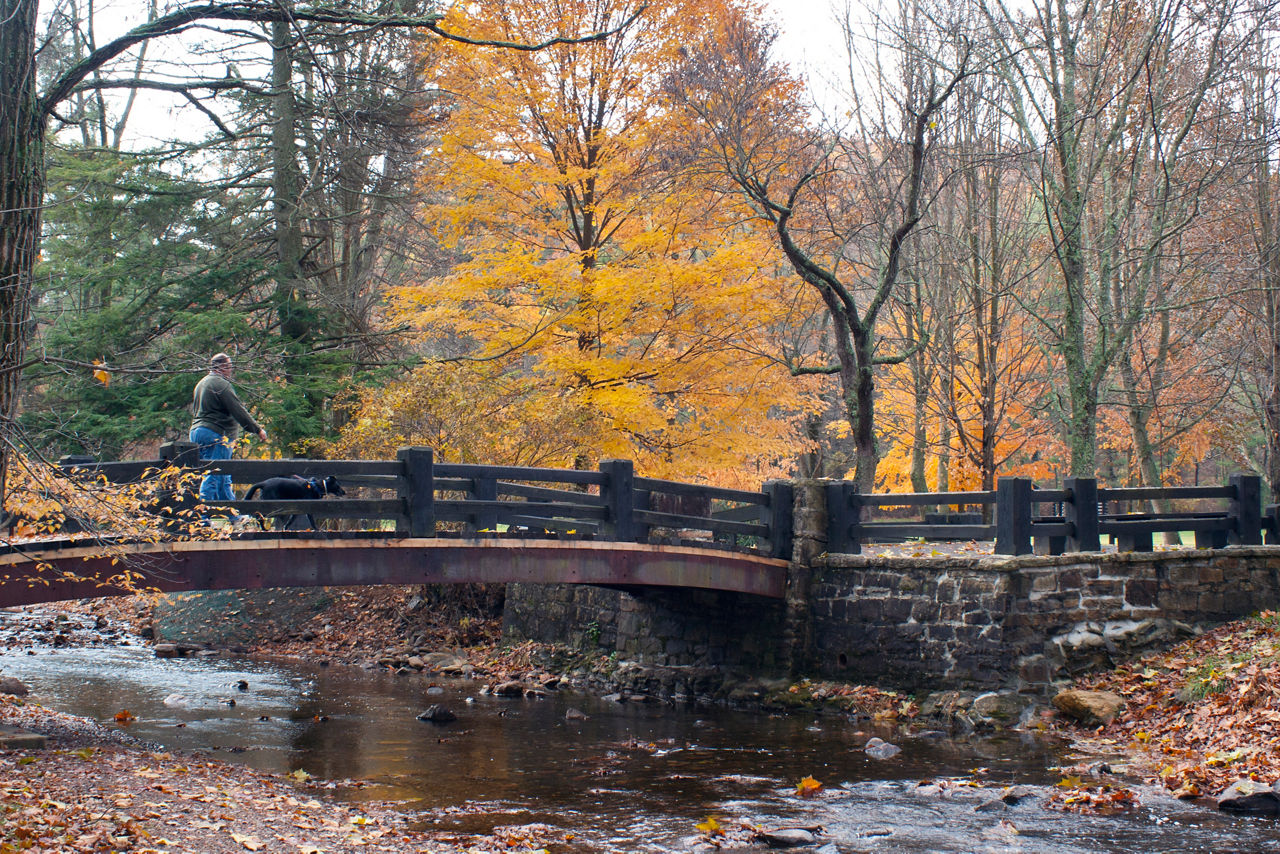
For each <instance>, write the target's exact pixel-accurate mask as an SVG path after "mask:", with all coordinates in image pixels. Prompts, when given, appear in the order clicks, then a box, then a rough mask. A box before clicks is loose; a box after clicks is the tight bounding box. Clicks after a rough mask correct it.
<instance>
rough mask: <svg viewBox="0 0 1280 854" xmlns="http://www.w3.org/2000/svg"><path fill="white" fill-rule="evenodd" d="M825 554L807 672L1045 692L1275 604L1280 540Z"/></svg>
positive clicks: (926, 686) (917, 686) (1279, 598)
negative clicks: (1012, 552) (1012, 551)
mask: <svg viewBox="0 0 1280 854" xmlns="http://www.w3.org/2000/svg"><path fill="white" fill-rule="evenodd" d="M818 562H819V564H820V568H819V569H817V570H816V571H815V573H814V579H813V584H812V591H811V600H810V607H811V612H812V616H813V635H814V641H813V648H812V650H811V661H810V668H811V669H812V670H815V671H817V672H820V673H822V674H824V675H828V676H833V677H839V678H847V679H851V680H856V681H873V682H878V683H886V682H887V683H889V684H893V685H896V686H898V687H902V688H906V689H912V690H932V689H937V688H963V687H969V688H981V687H1004V688H1017V689H1019V690H1024V691H1034V692H1038V693H1042V692H1047V691H1049V690H1050V689H1051V687H1052V683H1053V682H1055V681H1058V680H1062V679H1064V678H1067V677H1069V676H1071V675H1073V674H1076V673H1079V672H1083V671H1086V670H1090V669H1095V668H1098V667H1106V666H1111V665H1113V664H1115V663H1117V662H1119V661H1122V660H1126V659H1129V658H1131V657H1133V656H1134V655H1137V654H1140V653H1141V652H1143V651H1145V650H1146V649H1148V648H1151V647H1154V646H1158V645H1160V644H1162V643H1165V642H1172V641H1173V640H1176V639H1177V637H1178V636H1181V635H1185V634H1189V633H1191V632H1192V631H1193V629H1194V627H1195V626H1203V625H1211V624H1215V623H1220V622H1224V621H1227V620H1232V619H1236V618H1238V617H1242V616H1245V615H1248V614H1250V613H1253V612H1256V611H1258V610H1262V609H1267V608H1275V607H1280V549H1277V548H1268V547H1243V548H1229V549H1222V550H1216V551H1193V550H1187V551H1170V552H1157V553H1151V554H1138V553H1130V554H1076V555H1061V556H1057V557H1020V558H996V557H975V558H955V559H947V558H871V557H862V556H858V555H826V556H824V557H822V558H820V559H819V561H818Z"/></svg>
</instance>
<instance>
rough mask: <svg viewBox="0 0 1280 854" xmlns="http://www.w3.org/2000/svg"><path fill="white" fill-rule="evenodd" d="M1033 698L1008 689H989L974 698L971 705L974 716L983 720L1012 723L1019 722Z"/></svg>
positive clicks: (1005, 723)
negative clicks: (998, 690) (997, 690)
mask: <svg viewBox="0 0 1280 854" xmlns="http://www.w3.org/2000/svg"><path fill="white" fill-rule="evenodd" d="M1030 705H1031V700H1030V699H1028V698H1027V697H1024V696H1022V695H1020V694H1013V693H1010V692H1008V691H1002V692H996V691H989V692H987V693H986V694H980V695H979V696H977V697H975V698H974V699H973V704H972V706H971V707H970V708H971V711H972V714H973V716H974V717H976V718H979V719H980V720H983V721H991V722H993V723H998V724H1004V725H1010V724H1014V723H1017V722H1018V721H1019V720H1020V719H1021V717H1022V713H1023V712H1024V711H1026V709H1027V707H1028V706H1030Z"/></svg>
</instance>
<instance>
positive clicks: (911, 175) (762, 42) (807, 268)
mask: <svg viewBox="0 0 1280 854" xmlns="http://www.w3.org/2000/svg"><path fill="white" fill-rule="evenodd" d="M909 19H910V21H911V24H912V26H916V25H919V26H920V30H918V31H916V32H914V33H912V34H911V37H907V34H906V33H904V32H903V31H902V29H901V28H900V27H896V26H895V27H887V28H886V32H888V33H891V34H893V40H892V42H891V45H890V47H891V50H892V52H893V60H892V62H889V61H887V60H886V63H882V64H880V67H881V68H882V69H883V68H886V67H889V66H893V67H896V68H897V69H898V72H899V73H900V77H898V78H897V79H892V80H891V79H889V78H887V77H885V76H880V77H874V78H873V80H874V82H873V83H872V84H870V85H871V87H872V88H871V90H870V91H868V92H863V93H862V94H863V95H866V96H867V98H866V100H859V99H858V98H857V97H856V96H855V98H854V99H853V100H854V103H855V106H856V119H857V122H856V123H855V124H854V125H853V127H852V130H851V131H849V132H847V133H846V132H841V131H839V130H837V129H835V128H825V129H820V130H808V129H806V128H805V123H804V121H803V119H802V117H803V116H804V115H805V112H806V111H805V108H804V105H803V104H802V103H799V102H797V101H795V100H793V99H788V98H787V93H786V91H785V87H786V80H787V77H786V74H785V72H784V71H783V70H782V69H781V68H780V67H779V66H777V65H776V64H774V63H773V62H772V61H771V59H770V56H769V37H768V34H767V33H761V32H759V31H751V30H745V29H744V30H739V31H737V32H734V33H732V34H730V37H729V38H728V39H726V40H723V41H722V43H721V45H718V46H715V47H707V48H704V49H702V50H699V51H696V52H695V53H694V55H693V57H692V60H691V62H690V63H688V65H687V66H686V68H685V70H684V72H683V75H684V76H683V78H682V79H681V81H680V84H679V86H678V87H676V88H678V89H679V90H681V91H682V92H683V93H685V94H683V95H681V96H680V98H681V102H682V103H683V105H684V106H685V108H686V109H687V110H688V111H689V112H690V114H691V115H692V116H694V117H696V118H697V119H698V120H699V121H700V122H701V123H702V128H703V131H704V133H705V140H704V143H705V144H704V151H703V154H704V157H705V158H706V160H707V162H708V163H711V164H714V168H716V169H717V170H718V171H719V172H720V173H721V174H723V175H724V176H726V177H727V178H728V179H729V180H731V181H732V182H733V184H734V186H735V188H736V190H737V192H738V193H739V194H740V195H741V196H742V197H743V198H744V199H745V200H746V202H747V203H748V204H749V205H750V207H751V209H752V211H753V212H754V214H755V216H757V217H758V218H760V219H761V220H763V221H764V222H766V223H768V225H769V227H770V229H771V230H772V232H773V234H774V240H775V241H776V243H777V245H778V247H779V248H780V249H781V250H782V252H783V253H784V255H785V256H786V258H787V260H788V262H789V263H790V264H791V266H792V268H793V269H794V270H795V272H796V274H797V276H798V277H799V279H800V281H802V282H803V283H804V286H805V287H808V288H812V289H813V290H814V292H815V293H816V294H817V295H818V296H819V297H820V298H821V301H822V304H823V306H824V307H825V310H826V314H827V317H828V320H829V327H828V329H829V332H830V335H831V347H830V351H829V352H828V353H827V354H825V355H827V356H828V357H829V359H830V360H831V361H829V362H826V361H824V362H822V363H813V362H810V363H806V364H799V365H795V366H794V367H793V369H792V370H793V372H794V373H796V374H798V375H830V376H836V377H838V378H839V381H840V389H841V399H842V405H843V410H844V411H843V414H844V416H845V418H846V419H847V420H848V422H849V424H850V426H851V430H852V442H853V445H854V454H855V458H856V465H855V472H854V479H855V480H856V481H857V483H858V484H859V486H860V487H861V488H862V489H864V490H867V491H870V490H871V489H872V488H873V486H874V483H875V472H876V462H877V450H876V441H875V425H876V420H875V399H876V374H877V371H878V370H880V368H881V366H884V365H888V364H895V363H899V362H901V361H902V360H903V359H905V358H907V357H908V356H909V355H910V350H909V349H908V350H907V351H898V352H890V353H886V352H883V351H882V350H881V344H882V339H881V336H880V334H879V332H878V323H879V321H880V314H881V311H882V310H883V309H884V307H885V305H886V302H887V301H888V300H889V298H890V297H891V295H892V294H893V292H894V290H895V288H896V287H897V286H898V284H899V279H900V275H901V272H902V264H903V260H904V253H905V252H906V248H907V243H908V241H909V239H910V238H911V236H912V233H913V232H914V231H915V229H916V227H917V226H918V225H919V223H920V221H921V218H922V216H923V214H924V210H925V208H926V207H927V204H928V197H927V195H926V193H925V191H924V187H925V178H926V169H927V163H928V160H929V158H930V156H931V155H932V153H933V147H934V142H935V140H936V134H935V133H934V129H935V121H936V118H937V115H938V112H939V110H940V109H941V107H942V105H943V104H945V103H946V101H947V100H948V99H949V98H950V97H951V95H952V94H953V92H954V91H955V88H956V86H957V85H958V83H959V82H960V81H961V80H962V79H963V78H964V77H965V75H966V74H967V73H968V71H967V62H968V48H967V46H966V45H963V44H962V45H961V49H960V51H959V54H958V55H957V54H956V53H954V52H950V51H949V50H948V48H949V46H950V45H952V44H954V43H952V42H948V41H945V40H941V39H939V40H936V41H926V40H924V39H923V36H924V34H925V33H926V32H927V31H928V30H929V27H928V25H927V24H926V23H925V22H923V21H922V20H920V19H918V18H915V17H910V16H909ZM852 57H853V53H851V61H852ZM948 60H950V64H947V63H948ZM851 79H853V80H855V81H857V80H859V75H856V74H851ZM780 90H781V91H780Z"/></svg>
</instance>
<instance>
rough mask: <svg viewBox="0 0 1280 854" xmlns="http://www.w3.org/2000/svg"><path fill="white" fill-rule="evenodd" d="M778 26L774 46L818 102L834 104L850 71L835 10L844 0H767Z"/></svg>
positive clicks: (766, 4) (841, 6)
mask: <svg viewBox="0 0 1280 854" xmlns="http://www.w3.org/2000/svg"><path fill="white" fill-rule="evenodd" d="M764 3H765V7H766V8H767V9H768V10H769V12H770V14H771V15H772V17H773V19H774V23H776V24H777V26H778V40H777V42H776V43H775V47H776V49H777V52H778V56H779V58H780V59H782V60H783V61H785V62H786V63H787V64H789V65H790V66H791V70H792V72H793V73H794V74H796V75H798V76H800V77H801V78H803V79H804V80H805V81H806V82H807V83H808V84H809V88H810V90H811V91H812V92H814V93H815V96H816V97H817V99H818V101H819V104H820V105H821V106H823V107H831V106H832V105H833V101H834V100H835V99H836V97H837V96H836V95H835V94H834V92H833V90H834V89H835V88H836V87H838V86H839V85H840V82H839V81H840V80H841V78H842V77H843V76H844V75H845V74H847V70H846V69H847V60H846V58H845V47H844V39H843V36H842V34H841V31H840V26H839V24H838V23H837V21H838V20H839V19H838V17H837V12H836V9H839V10H841V13H840V14H843V10H844V8H845V0H764Z"/></svg>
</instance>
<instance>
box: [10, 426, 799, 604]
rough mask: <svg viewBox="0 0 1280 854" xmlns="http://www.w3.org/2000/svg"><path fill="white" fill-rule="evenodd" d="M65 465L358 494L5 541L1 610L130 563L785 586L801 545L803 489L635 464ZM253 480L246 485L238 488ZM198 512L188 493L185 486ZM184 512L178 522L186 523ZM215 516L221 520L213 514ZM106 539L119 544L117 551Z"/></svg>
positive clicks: (291, 579)
mask: <svg viewBox="0 0 1280 854" xmlns="http://www.w3.org/2000/svg"><path fill="white" fill-rule="evenodd" d="M63 465H64V468H66V469H67V470H68V471H72V472H82V473H84V474H85V475H92V476H94V477H105V478H106V479H107V480H109V481H111V482H117V483H127V482H131V481H136V480H139V479H141V478H143V477H145V476H146V475H147V473H148V471H153V470H155V469H157V468H159V467H162V466H165V465H179V466H191V467H193V468H196V467H198V468H199V469H200V470H201V471H204V472H208V473H218V474H227V475H230V476H231V477H232V478H233V481H234V482H235V483H237V484H244V485H248V484H251V483H255V482H258V481H261V480H265V479H266V478H269V477H280V476H292V475H297V476H301V477H308V478H309V477H319V478H323V477H327V476H333V477H336V478H337V479H338V481H339V482H340V483H341V484H342V486H343V488H344V489H345V490H346V491H347V495H346V496H345V497H342V498H336V497H330V498H325V499H323V500H311V501H263V500H256V501H235V502H228V503H225V504H210V505H207V506H206V507H205V508H204V510H205V511H206V512H209V513H210V514H211V515H215V514H217V513H218V511H223V512H225V513H227V514H234V515H240V514H246V515H258V516H260V517H262V518H264V519H267V520H269V519H272V518H284V517H286V516H288V515H291V514H307V515H310V516H312V517H314V518H315V519H317V520H321V519H340V520H343V522H342V523H341V528H342V529H341V530H319V531H296V530H289V531H274V530H268V531H259V532H252V533H236V534H231V535H230V536H229V537H228V538H226V539H221V538H220V539H216V540H203V539H197V540H184V539H182V538H177V539H175V540H172V541H164V542H155V543H129V542H113V541H112V540H111V537H110V534H109V532H100V535H99V536H98V537H97V538H96V539H94V540H86V539H84V538H79V539H69V540H66V541H57V542H36V543H28V544H12V545H10V546H9V547H7V548H4V549H0V607H6V606H11V605H19V604H33V603H37V602H47V601H54V600H62V599H79V598H89V597H95V596H105V595H114V594H121V593H126V592H129V591H128V590H127V589H124V588H122V587H121V586H120V585H118V584H108V585H106V586H103V584H102V581H101V579H108V578H111V577H112V576H113V575H117V574H119V573H120V571H121V566H122V565H125V566H127V568H128V570H129V571H131V572H136V573H138V575H137V577H136V579H135V584H136V585H137V586H140V587H145V588H147V589H153V590H159V591H162V592H175V591H194V590H218V589H245V588H248V589H253V588H263V587H307V586H331V585H332V586H341V585H363V584H434V583H451V582H495V583H507V582H541V583H571V584H595V585H603V586H612V587H640V586H658V587H685V588H697V589H707V590H720V591H730V592H736V593H747V594H752V595H757V596H763V597H770V598H780V597H782V595H783V591H784V587H785V584H786V568H787V558H788V557H789V556H790V548H791V543H790V534H791V502H792V497H791V486H790V484H788V483H782V482H777V483H770V484H768V485H766V488H765V489H764V490H763V491H761V492H750V491H743V490H733V489H724V488H719V487H711V486H703V485H694V484H684V483H678V482H674V481H665V480H657V479H653V478H641V477H636V476H635V474H634V469H633V467H632V464H631V462H629V461H625V460H609V461H605V462H603V463H601V464H600V467H599V470H597V471H580V470H572V469H569V470H565V469H547V468H531V467H513V466H486V465H470V464H446V463H437V462H435V460H434V455H433V453H432V451H431V449H429V448H404V449H401V451H400V452H399V454H398V455H397V459H396V460H384V461H355V460H227V461H219V462H216V463H201V462H200V461H199V460H198V458H195V456H194V446H192V445H190V444H189V443H171V444H169V445H166V446H165V447H163V448H162V458H161V459H159V460H134V461H125V462H103V463H99V462H94V461H90V460H87V459H83V458H64V460H63ZM239 491H240V492H242V491H243V490H239ZM172 504H173V505H175V506H180V505H185V507H184V508H183V509H184V511H185V512H190V510H191V509H192V507H193V506H194V504H195V499H194V497H193V496H191V495H186V496H174V500H173V502H172ZM184 524H186V523H185V522H179V521H178V520H176V519H175V520H174V526H175V528H179V527H181V526H182V525H184ZM215 524H216V523H215ZM104 544H109V546H108V547H107V548H104Z"/></svg>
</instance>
